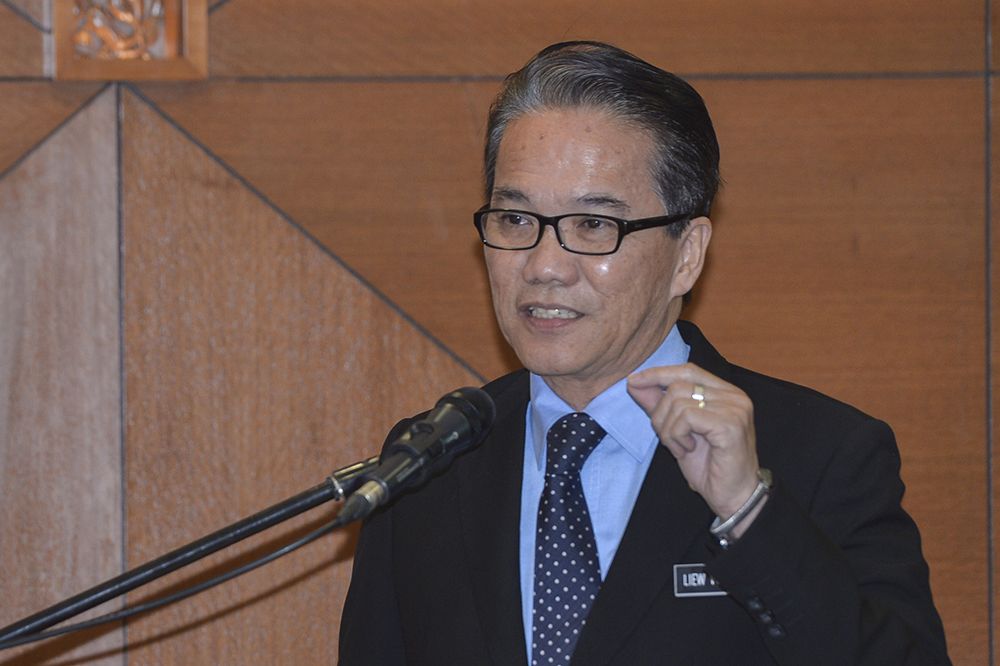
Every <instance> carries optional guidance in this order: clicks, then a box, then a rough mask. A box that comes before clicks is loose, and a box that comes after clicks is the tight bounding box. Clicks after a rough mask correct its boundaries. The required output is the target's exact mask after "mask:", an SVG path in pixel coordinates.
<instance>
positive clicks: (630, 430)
mask: <svg viewBox="0 0 1000 666" xmlns="http://www.w3.org/2000/svg"><path fill="white" fill-rule="evenodd" d="M690 351H691V348H690V347H689V346H688V345H687V343H685V342H684V340H683V338H681V334H680V332H679V331H678V330H677V326H674V327H673V328H671V329H670V333H668V334H667V337H666V338H665V339H664V340H663V342H662V343H661V344H660V346H659V347H657V348H656V351H654V352H653V353H652V354H650V355H649V357H648V358H647V359H646V360H645V361H643V362H642V364H641V365H639V367H638V368H636V369H635V370H634V371H633V372H638V371H640V370H645V369H646V368H653V367H659V366H664V365H680V364H681V363H685V362H686V361H687V359H688V354H689V352H690ZM629 374H632V373H629ZM626 379H627V378H626V377H622V378H621V379H620V380H619V381H617V382H615V383H614V384H612V385H611V386H609V387H608V388H607V389H605V390H604V391H603V392H602V393H600V394H599V395H598V396H597V397H595V398H594V399H593V400H591V401H590V404H589V405H587V407H586V409H585V411H586V412H587V413H588V414H590V416H591V417H593V419H594V420H595V421H597V422H598V423H599V424H600V425H601V427H602V428H604V429H605V430H606V431H607V433H608V435H610V437H611V439H613V440H614V441H615V442H616V443H617V444H618V445H620V446H621V447H622V448H623V449H625V450H626V451H628V453H629V454H630V455H631V456H632V457H634V458H635V459H636V460H637V461H641V460H643V459H644V458H645V457H646V456H647V455H649V453H650V451H651V450H652V449H653V448H654V447H655V446H656V442H657V441H658V440H659V438H658V437H657V435H656V431H655V430H653V425H652V423H650V421H649V417H648V416H647V415H646V413H645V412H644V411H643V409H642V407H640V406H639V404H638V403H637V402H636V401H635V400H633V399H632V396H630V395H629V394H628V391H627V390H626ZM530 387H531V389H530V390H531V403H530V404H529V406H528V415H529V419H530V423H531V439H532V445H533V447H534V452H535V462H536V463H537V464H538V467H539V469H541V467H542V465H543V464H544V460H545V457H544V453H545V434H546V433H547V432H548V431H549V428H551V427H552V424H554V423H555V422H556V421H557V420H558V419H559V418H561V417H562V416H565V415H566V414H569V413H570V412H573V411H575V410H574V409H573V408H572V407H570V406H569V405H568V404H566V402H565V401H564V400H563V399H562V398H560V397H559V396H558V395H556V394H555V392H554V391H553V390H552V389H551V388H549V385H548V384H546V383H545V380H544V379H543V378H542V377H540V376H539V375H536V374H535V373H531V382H530Z"/></svg>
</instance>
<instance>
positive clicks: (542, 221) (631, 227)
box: [472, 207, 694, 257]
mask: <svg viewBox="0 0 1000 666" xmlns="http://www.w3.org/2000/svg"><path fill="white" fill-rule="evenodd" d="M489 213H516V214H518V215H529V216H531V217H533V218H535V219H536V220H538V237H537V238H535V242H534V243H532V244H531V245H525V246H524V247H499V246H497V245H492V244H490V243H488V242H486V233H485V232H484V231H483V218H485V217H486V215H487V214H489ZM567 217H595V218H598V219H601V220H609V221H611V222H614V223H615V226H617V227H618V240H617V242H615V247H614V249H612V250H608V251H607V252H581V251H580V250H572V249H570V248H568V247H566V244H565V243H563V239H562V236H561V235H560V234H559V220H562V219H563V218H567ZM693 217H694V216H693V215H691V214H690V213H679V214H676V215H657V216H656V217H643V218H639V219H637V220H625V219H622V218H620V217H612V216H610V215H602V214H594V213H565V214H563V215H555V216H552V217H549V216H548V215H540V214H538V213H533V212H531V211H530V210H517V209H515V208H485V207H484V208H480V209H479V210H477V211H476V212H475V213H473V214H472V223H473V224H474V225H475V227H476V231H478V232H479V238H480V240H482V241H483V245H485V246H486V247H491V248H493V249H494V250H511V251H518V250H530V249H531V248H533V247H536V246H537V245H538V244H539V243H541V242H542V236H544V235H545V227H547V226H550V227H552V229H553V230H554V231H555V234H556V240H557V241H559V247H561V248H562V249H564V250H566V251H567V252H572V253H573V254H583V255H587V256H591V257H601V256H605V255H609V254H614V253H615V252H617V251H618V248H620V247H621V245H622V240H623V239H624V238H625V236H627V235H629V234H630V233H632V232H635V231H642V230H643V229H652V228H654V227H666V226H669V225H671V224H677V223H678V222H687V221H689V220H691V219H692V218H693Z"/></svg>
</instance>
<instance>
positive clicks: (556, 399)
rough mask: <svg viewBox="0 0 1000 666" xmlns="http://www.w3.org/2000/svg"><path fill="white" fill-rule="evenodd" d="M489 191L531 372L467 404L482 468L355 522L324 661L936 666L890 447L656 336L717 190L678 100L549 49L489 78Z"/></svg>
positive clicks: (871, 433) (489, 217)
mask: <svg viewBox="0 0 1000 666" xmlns="http://www.w3.org/2000/svg"><path fill="white" fill-rule="evenodd" d="M485 174H486V196H487V201H488V204H487V206H486V207H484V208H483V209H482V210H481V211H479V212H478V213H477V214H476V216H475V222H476V226H477V228H478V230H479V233H480V235H481V238H482V240H483V242H484V244H485V246H486V247H485V260H486V266H487V269H488V273H489V280H490V285H491V289H492V295H493V304H494V308H495V311H496V316H497V321H498V322H499V324H500V328H501V330H502V331H503V333H504V335H505V337H506V338H507V340H508V342H509V343H510V344H511V346H512V347H513V349H514V351H515V352H516V353H517V355H518V357H519V358H520V360H521V362H522V363H523V364H524V366H525V368H526V369H527V372H526V371H520V372H515V373H513V374H511V375H508V376H506V377H502V378H500V379H498V380H496V381H494V382H492V383H491V384H489V385H487V386H486V387H485V388H486V390H487V391H488V392H489V393H490V394H491V395H492V396H493V398H494V400H495V402H496V406H497V420H496V422H495V425H494V427H493V429H492V431H491V433H490V434H489V435H488V436H487V438H486V439H485V441H484V442H483V443H482V444H481V445H480V446H479V447H478V448H476V449H474V450H472V451H471V452H469V453H467V454H465V455H462V456H460V457H459V458H458V459H457V460H455V462H454V464H453V465H452V466H451V468H450V469H449V470H448V471H447V472H445V473H444V474H443V475H441V476H440V477H439V478H436V479H434V480H433V481H431V483H429V484H428V485H427V486H426V487H424V488H421V489H419V490H417V491H415V492H412V493H410V494H408V495H405V496H403V497H401V498H400V499H399V500H398V501H397V502H396V503H395V504H394V505H392V506H391V507H389V508H387V509H386V510H383V511H382V512H380V513H377V514H376V515H375V516H373V517H372V518H371V519H370V520H369V521H368V522H367V524H366V525H365V527H364V529H363V530H362V535H361V540H360V543H359V545H358V550H357V555H356V559H355V569H354V577H353V580H352V585H351V590H350V592H349V595H348V599H347V603H346V604H345V609H344V616H343V620H342V624H341V663H342V664H344V665H345V666H351V665H353V664H383V665H384V664H404V663H405V664H435V665H443V664H504V665H506V664H510V665H514V664H518V665H523V664H529V663H530V664H550V663H551V664H566V663H570V660H572V663H573V664H574V665H583V664H621V665H625V664H628V665H632V666H634V665H641V664H740V665H745V664H775V663H777V664H809V665H813V664H879V665H884V664H904V663H905V664H939V663H948V658H947V656H946V648H945V641H944V635H943V631H942V627H941V622H940V619H939V618H938V615H937V612H936V610H935V609H934V605H933V602H932V599H931V595H930V590H929V586H928V580H927V566H926V564H925V562H924V559H923V556H922V554H921V551H920V539H919V535H918V533H917V529H916V526H915V525H914V524H913V522H912V520H911V519H910V518H909V516H907V514H906V513H905V512H904V511H903V510H902V508H901V507H900V500H901V497H902V493H903V486H902V483H901V481H900V479H899V474H898V473H899V457H898V452H897V450H896V445H895V442H894V440H893V437H892V433H891V431H890V430H889V429H888V427H887V426H886V425H885V424H884V423H881V422H879V421H876V420H874V419H872V418H870V417H868V416H866V415H864V414H862V413H860V412H858V411H857V410H854V409H853V408H851V407H848V406H846V405H844V404H841V403H838V402H836V401H834V400H832V399H830V398H827V397H824V396H822V395H819V394H817V393H815V392H813V391H810V390H808V389H805V388H802V387H799V386H795V385H792V384H788V383H785V382H781V381H779V380H776V379H771V378H768V377H764V376H761V375H758V374H755V373H753V372H750V371H748V370H745V369H742V368H738V367H736V366H733V365H730V364H729V363H727V362H726V361H725V360H724V359H723V358H722V357H721V356H720V355H719V354H718V352H716V351H715V350H714V349H713V348H712V347H711V345H710V344H709V343H708V342H707V341H706V340H705V338H704V337H703V336H702V335H701V333H700V332H699V331H698V329H697V328H695V327H694V326H693V325H691V324H688V323H686V322H679V321H678V318H679V315H680V310H681V306H682V304H683V301H684V298H685V296H686V295H687V294H688V293H689V292H690V290H691V289H692V287H693V286H694V284H695V282H696V281H697V279H698V276H699V275H700V273H701V270H702V267H703V266H704V261H705V256H706V252H707V250H708V246H709V241H710V240H711V236H712V223H711V221H710V219H709V217H708V214H709V209H710V206H711V203H712V199H713V197H714V195H715V192H716V189H717V186H718V146H717V143H716V139H715V134H714V130H713V128H712V124H711V121H710V119H709V117H708V113H707V111H706V109H705V107H704V104H703V102H702V100H701V98H700V97H699V96H698V94H697V93H696V92H695V91H694V90H693V89H692V88H691V87H690V86H688V85H687V84H686V83H684V82H683V81H681V80H680V79H678V78H677V77H675V76H673V75H671V74H669V73H667V72H664V71H662V70H659V69H657V68H655V67H653V66H652V65H649V64H648V63H645V62H643V61H641V60H639V59H638V58H636V57H634V56H632V55H631V54H628V53H626V52H624V51H621V50H619V49H616V48H614V47H611V46H607V45H604V44H599V43H593V42H573V43H565V44H556V45H554V46H551V47H549V48H547V49H545V50H543V51H542V52H541V53H539V54H538V55H537V56H536V57H535V58H534V59H533V60H532V61H531V62H529V63H528V64H527V65H526V66H525V67H524V68H523V69H522V70H520V71H519V72H516V73H514V74H512V75H511V76H510V77H508V79H507V81H506V83H505V85H504V88H503V90H502V91H501V93H500V95H499V96H498V98H497V100H496V102H495V103H494V106H493V108H492V109H491V112H490V119H489V128H488V131H487V145H486V159H485ZM404 425H405V424H401V425H400V426H397V429H396V430H394V432H393V433H392V434H390V438H392V437H394V436H395V435H396V434H398V433H399V432H400V428H401V427H402V426H404Z"/></svg>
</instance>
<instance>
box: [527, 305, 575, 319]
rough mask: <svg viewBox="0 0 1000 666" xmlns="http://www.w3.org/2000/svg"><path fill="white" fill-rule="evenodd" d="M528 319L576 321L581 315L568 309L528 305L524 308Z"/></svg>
mask: <svg viewBox="0 0 1000 666" xmlns="http://www.w3.org/2000/svg"><path fill="white" fill-rule="evenodd" d="M526 310H527V312H528V316H529V317H534V318H535V319H577V318H579V317H581V316H582V315H581V314H580V313H579V312H577V311H576V310H570V309H569V308H543V307H539V306H537V305H530V306H528V307H527V308H526Z"/></svg>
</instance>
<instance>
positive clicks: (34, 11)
mask: <svg viewBox="0 0 1000 666" xmlns="http://www.w3.org/2000/svg"><path fill="white" fill-rule="evenodd" d="M8 2H10V4H12V5H14V6H15V7H17V8H19V9H20V10H21V11H23V12H24V13H25V14H26V15H27V16H30V17H31V19H32V20H33V21H34V22H35V23H37V24H38V25H39V26H41V27H42V28H45V29H46V30H47V29H49V28H51V27H52V23H51V21H49V20H48V17H47V16H46V15H45V4H46V0H8Z"/></svg>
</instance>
